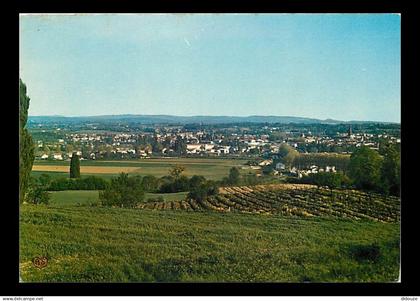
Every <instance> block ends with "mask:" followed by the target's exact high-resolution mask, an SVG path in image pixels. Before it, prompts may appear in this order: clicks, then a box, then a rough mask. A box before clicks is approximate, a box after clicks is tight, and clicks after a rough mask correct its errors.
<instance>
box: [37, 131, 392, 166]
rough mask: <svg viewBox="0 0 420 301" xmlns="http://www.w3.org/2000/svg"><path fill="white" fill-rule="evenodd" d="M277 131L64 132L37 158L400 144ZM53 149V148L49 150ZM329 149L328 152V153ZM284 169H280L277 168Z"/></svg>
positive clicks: (41, 147)
mask: <svg viewBox="0 0 420 301" xmlns="http://www.w3.org/2000/svg"><path fill="white" fill-rule="evenodd" d="M275 131H276V129H275V128H272V129H270V128H268V127H267V126H265V127H264V128H262V131H261V132H259V131H258V130H255V131H247V132H240V131H236V132H235V131H227V130H226V129H223V128H220V129H218V128H215V129H211V130H208V131H205V130H186V129H183V128H182V127H175V128H166V127H156V128H155V129H154V131H149V132H141V133H133V132H130V133H115V132H106V131H89V132H84V133H67V134H66V133H64V132H63V135H62V137H60V138H59V139H57V140H56V141H52V142H51V141H49V142H45V141H38V151H37V158H38V159H52V160H66V159H69V158H71V154H72V153H73V152H74V151H76V152H77V153H78V155H79V156H81V157H82V158H83V159H87V160H88V159H101V158H104V157H108V158H109V157H112V158H147V157H150V156H180V155H181V156H182V155H188V156H245V157H246V156H250V157H261V158H268V157H270V154H276V153H278V152H279V148H280V146H281V144H283V143H286V144H288V145H290V146H292V147H294V148H296V149H297V150H298V151H299V152H311V148H313V147H316V148H317V150H316V152H318V149H319V151H320V152H322V151H323V150H322V149H323V148H326V147H327V148H328V147H330V148H331V147H342V148H343V149H344V151H342V152H343V153H345V152H346V151H347V149H348V148H349V147H353V148H355V147H360V146H368V147H370V148H372V149H378V148H379V140H380V139H386V140H387V141H389V142H391V143H400V139H399V137H393V136H391V135H387V134H376V135H375V134H368V133H352V130H351V128H349V130H348V132H345V133H337V134H336V135H334V136H328V135H313V134H312V133H311V132H310V131H305V132H301V133H299V132H297V133H296V132H294V133H290V132H284V133H283V134H284V135H282V137H281V138H280V139H279V138H276V139H273V137H272V136H271V133H272V132H275ZM46 145H48V146H49V148H47V149H46V148H45V146H46ZM324 151H325V150H324ZM276 169H277V170H281V169H282V168H281V166H277V167H276Z"/></svg>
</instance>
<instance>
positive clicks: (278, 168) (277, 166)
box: [276, 162, 286, 170]
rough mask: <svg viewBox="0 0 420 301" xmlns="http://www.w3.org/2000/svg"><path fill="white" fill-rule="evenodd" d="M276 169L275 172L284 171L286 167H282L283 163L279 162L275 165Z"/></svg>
mask: <svg viewBox="0 0 420 301" xmlns="http://www.w3.org/2000/svg"><path fill="white" fill-rule="evenodd" d="M276 169H277V170H284V169H286V165H284V163H281V162H279V163H277V164H276Z"/></svg>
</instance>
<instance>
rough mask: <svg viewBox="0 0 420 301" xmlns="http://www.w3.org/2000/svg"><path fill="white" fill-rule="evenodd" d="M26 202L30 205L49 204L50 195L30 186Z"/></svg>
mask: <svg viewBox="0 0 420 301" xmlns="http://www.w3.org/2000/svg"><path fill="white" fill-rule="evenodd" d="M26 201H27V202H28V203H31V204H36V205H37V204H49V201H50V195H49V193H48V192H47V191H45V190H44V189H43V188H42V187H40V186H31V187H30V188H29V191H28V195H27V198H26Z"/></svg>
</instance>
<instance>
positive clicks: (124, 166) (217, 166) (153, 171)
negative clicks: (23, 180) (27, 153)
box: [32, 158, 255, 180]
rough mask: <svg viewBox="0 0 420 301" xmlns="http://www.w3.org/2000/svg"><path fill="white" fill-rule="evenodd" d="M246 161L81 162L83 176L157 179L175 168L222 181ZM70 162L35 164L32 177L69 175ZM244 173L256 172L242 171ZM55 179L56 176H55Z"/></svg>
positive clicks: (189, 173)
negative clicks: (134, 176)
mask: <svg viewBox="0 0 420 301" xmlns="http://www.w3.org/2000/svg"><path fill="white" fill-rule="evenodd" d="M245 162H246V161H245V160H234V159H216V158H213V159H208V158H206V159H201V158H157V159H139V160H127V161H92V160H89V161H81V162H80V172H81V174H82V176H83V175H96V176H101V177H102V176H110V175H117V174H118V173H121V172H126V173H129V174H138V175H143V176H144V175H154V176H157V177H161V176H165V175H168V171H169V169H170V168H172V167H174V166H175V165H176V164H181V165H183V166H185V168H186V169H185V172H184V173H183V174H184V175H186V176H188V177H191V176H193V175H201V176H204V177H206V178H207V179H212V180H220V179H222V178H223V177H225V176H227V175H228V173H229V169H230V168H231V167H233V166H236V167H241V166H243V164H245ZM69 166H70V162H68V161H35V162H34V165H33V168H32V173H33V175H39V174H40V173H48V174H50V175H51V174H55V175H56V176H57V175H60V176H65V175H68V173H69ZM243 172H244V173H245V172H246V173H249V172H253V173H254V172H255V171H249V170H247V171H243ZM53 176H54V175H53Z"/></svg>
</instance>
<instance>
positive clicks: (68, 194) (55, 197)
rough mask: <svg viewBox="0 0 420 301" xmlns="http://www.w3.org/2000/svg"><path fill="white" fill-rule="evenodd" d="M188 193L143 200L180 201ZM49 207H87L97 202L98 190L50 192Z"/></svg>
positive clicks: (169, 194)
mask: <svg viewBox="0 0 420 301" xmlns="http://www.w3.org/2000/svg"><path fill="white" fill-rule="evenodd" d="M187 194H188V192H177V193H146V194H145V196H144V200H147V199H148V198H158V197H163V199H164V200H165V201H180V200H183V199H185V197H186V196H187ZM50 196H51V199H50V205H51V206H74V205H89V204H94V203H97V202H98V201H99V191H98V190H65V191H51V192H50Z"/></svg>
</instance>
